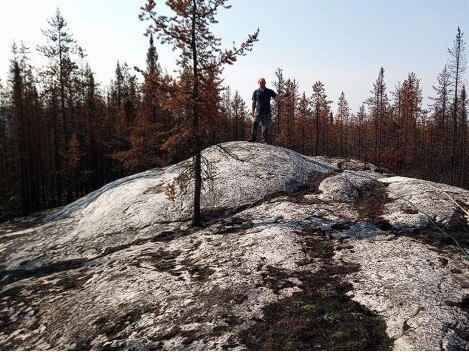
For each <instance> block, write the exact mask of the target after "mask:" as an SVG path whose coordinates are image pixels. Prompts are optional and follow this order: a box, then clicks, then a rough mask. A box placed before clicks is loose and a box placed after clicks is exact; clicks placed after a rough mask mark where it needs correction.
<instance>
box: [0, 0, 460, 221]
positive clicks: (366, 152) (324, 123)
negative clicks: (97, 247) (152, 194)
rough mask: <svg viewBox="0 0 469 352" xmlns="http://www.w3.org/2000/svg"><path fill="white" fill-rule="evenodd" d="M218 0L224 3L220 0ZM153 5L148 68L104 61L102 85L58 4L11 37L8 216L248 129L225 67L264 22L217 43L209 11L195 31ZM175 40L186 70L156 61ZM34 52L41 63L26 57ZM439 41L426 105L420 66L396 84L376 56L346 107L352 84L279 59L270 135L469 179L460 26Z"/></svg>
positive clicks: (2, 204) (292, 144)
mask: <svg viewBox="0 0 469 352" xmlns="http://www.w3.org/2000/svg"><path fill="white" fill-rule="evenodd" d="M171 2H174V3H175V6H176V5H177V3H178V2H177V1H170V3H171ZM195 3H199V1H194V4H195ZM213 3H216V4H218V5H219V6H225V5H224V3H225V1H223V0H217V1H214V2H213ZM152 4H154V2H153V1H148V2H147V4H146V5H145V6H144V7H142V10H141V11H142V12H141V14H140V19H141V20H142V21H147V22H148V23H152V24H153V27H149V30H148V31H147V33H146V35H147V38H148V50H147V52H146V53H145V52H142V53H141V54H142V56H144V55H146V67H134V66H132V64H131V63H126V62H119V61H118V62H114V63H109V64H110V65H115V76H114V78H113V79H112V81H111V82H109V84H108V85H104V84H97V78H96V77H95V73H94V72H93V63H92V62H87V60H86V48H82V47H81V46H80V45H79V43H77V41H76V40H75V39H74V35H73V32H72V29H71V28H69V26H68V24H67V21H66V19H65V18H64V17H63V16H62V14H61V13H60V11H59V10H57V12H56V13H55V14H53V15H52V17H51V18H50V19H49V20H48V27H47V28H46V29H44V30H43V35H44V41H43V42H42V43H36V44H37V46H36V47H27V46H25V45H24V44H23V43H21V42H19V43H18V42H17V43H13V45H12V50H11V54H10V58H11V59H10V68H9V72H6V73H3V72H2V73H0V75H1V80H0V221H4V220H8V219H11V218H13V217H16V216H20V215H27V214H31V213H34V212H37V211H40V210H44V209H49V208H54V207H58V206H62V205H65V204H68V203H70V202H72V201H74V200H76V199H78V198H80V197H82V196H84V195H86V194H88V193H89V192H92V191H94V190H96V189H98V188H100V187H102V186H103V185H105V184H107V183H109V182H111V181H113V180H116V179H118V178H122V177H125V176H128V175H131V174H134V173H138V172H141V171H145V170H148V169H150V168H155V167H163V166H167V165H170V164H174V163H178V162H180V161H182V160H185V159H187V158H191V157H194V158H196V159H197V158H198V159H199V160H198V161H197V160H196V162H195V167H196V168H197V167H199V168H200V165H201V163H203V160H201V156H200V151H201V150H203V149H204V148H206V147H209V146H211V145H214V144H218V143H221V142H227V141H236V140H239V141H245V140H247V139H248V137H249V135H250V131H251V126H252V116H251V101H244V100H243V99H242V98H241V96H240V94H239V93H238V91H237V90H236V87H226V86H224V85H223V80H222V72H223V67H224V66H225V65H231V64H235V65H236V63H235V61H236V57H237V56H240V55H245V54H247V52H248V51H250V50H251V49H254V50H255V46H256V41H257V40H258V37H257V34H258V31H257V32H254V33H252V34H247V33H248V32H246V33H245V35H246V38H247V39H246V41H245V42H243V43H242V44H240V45H239V46H238V47H233V48H232V49H229V50H222V49H220V42H219V39H218V38H216V37H215V36H213V35H212V33H211V32H210V31H209V29H208V28H209V25H210V23H213V22H212V21H214V20H215V19H214V17H213V15H214V12H213V13H212V12H211V11H208V10H207V9H204V8H200V9H198V11H199V22H198V25H199V29H200V30H199V31H197V32H196V33H194V32H191V31H190V28H188V30H181V29H183V28H184V26H185V25H187V24H188V23H189V22H187V21H186V22H187V23H185V22H184V21H182V20H181V21H180V22H178V23H171V22H168V19H167V18H160V17H157V16H155V15H154V13H153V12H152V9H153V8H152V6H153V5H152ZM201 6H202V5H201ZM179 10H180V11H183V10H187V9H179ZM188 10H191V11H194V7H192V8H190V9H188ZM190 14H191V13H190V12H188V14H187V15H188V16H190ZM188 16H182V17H181V18H183V19H186V20H187V18H189V17H188ZM204 16H205V17H204ZM211 16H212V17H211ZM164 21H166V22H164ZM164 23H167V24H166V25H165V24H164ZM151 28H153V29H151ZM178 29H179V30H178ZM204 30H206V32H204ZM247 30H248V31H249V30H251V29H247ZM261 30H262V28H261ZM191 35H193V37H192V38H191ZM196 36H200V38H199V39H200V40H199V39H198V38H196ZM195 43H199V44H200V45H196V44H195ZM168 44H170V45H173V46H174V47H175V48H177V49H179V50H180V51H181V55H180V57H179V60H178V68H179V71H178V73H172V74H169V73H168V72H167V70H166V69H165V67H162V65H161V64H160V62H159V60H158V46H159V45H168ZM36 50H37V51H38V52H39V53H40V54H41V55H42V56H43V57H44V58H45V60H46V61H47V64H46V65H44V66H41V67H36V66H34V65H33V64H32V63H31V61H30V54H31V52H32V51H36ZM441 50H442V51H444V52H447V62H446V63H445V62H442V69H441V72H439V73H438V72H436V73H435V79H434V82H433V90H432V93H433V94H432V95H431V97H430V99H431V100H430V101H431V104H429V105H427V106H424V105H423V100H424V96H423V94H422V86H421V81H420V79H419V77H418V75H417V74H416V73H415V72H409V73H408V75H407V76H406V77H402V81H401V82H399V83H397V84H396V85H395V86H394V87H391V86H389V85H387V83H386V68H385V67H380V64H379V63H377V68H376V80H375V81H374V82H370V93H369V96H364V97H363V104H362V105H361V106H360V107H359V109H358V111H352V110H351V109H350V108H349V104H348V102H347V95H346V92H345V93H344V92H342V94H341V95H340V96H338V97H331V96H328V94H327V87H325V85H324V84H323V83H322V82H321V81H316V82H310V84H309V87H310V89H309V90H308V91H304V92H303V91H300V89H299V85H298V83H297V80H296V79H295V77H286V76H285V75H284V73H283V70H282V67H281V66H282V64H281V63H279V68H278V69H277V70H276V71H275V72H272V73H271V77H270V78H273V81H272V80H269V79H268V83H267V85H268V87H270V88H272V89H273V90H275V91H276V92H278V93H280V95H281V96H282V98H280V99H278V100H277V101H276V102H275V103H274V104H273V111H272V116H273V117H272V123H271V125H270V143H271V144H273V145H278V146H282V147H286V148H290V149H292V150H295V151H297V152H300V153H303V154H305V155H312V156H317V155H323V156H328V157H342V158H354V159H358V160H361V161H363V162H368V163H373V164H375V165H376V166H378V167H380V168H382V169H383V170H389V171H390V172H394V173H396V174H399V175H403V176H409V177H416V178H422V179H426V180H431V181H435V182H442V183H447V184H450V185H455V186H459V187H462V188H466V189H468V188H469V133H468V98H467V92H466V87H465V85H464V82H465V69H466V53H465V42H464V34H463V32H462V30H461V29H460V28H457V29H456V28H455V36H454V41H453V42H449V43H448V47H447V48H445V47H443V48H441ZM195 52H197V55H195V54H194V53H195ZM4 54H5V55H8V54H7V53H4ZM194 77H196V79H194ZM254 79H257V77H255V78H253V80H254ZM246 84H250V85H252V82H247V83H246ZM238 88H239V87H238ZM253 89H255V87H253ZM196 171H197V170H196ZM199 174H200V173H199ZM195 175H197V172H196V173H195Z"/></svg>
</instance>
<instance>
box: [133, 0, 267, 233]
mask: <svg viewBox="0 0 469 352" xmlns="http://www.w3.org/2000/svg"><path fill="white" fill-rule="evenodd" d="M226 2H227V1H226V0H210V1H208V0H192V1H180V0H168V1H166V5H167V6H168V7H169V8H170V9H171V10H172V11H174V12H175V14H176V15H175V16H172V17H168V16H163V15H159V16H158V15H157V14H156V13H155V12H154V8H155V6H156V3H155V1H154V0H149V1H148V2H147V4H146V6H145V7H142V13H141V15H140V19H142V20H151V21H152V22H153V24H152V25H151V26H150V28H149V29H148V33H151V32H155V33H156V34H157V37H158V38H159V39H160V40H161V42H162V43H169V44H172V45H173V48H174V49H180V51H181V53H180V59H179V65H180V66H181V67H182V68H184V67H187V68H186V72H187V74H188V77H189V78H190V79H189V82H190V90H189V91H190V94H187V96H186V99H187V100H188V101H189V103H190V104H189V107H190V110H189V111H190V113H191V115H192V119H191V120H192V121H191V122H192V123H191V126H188V128H189V129H190V131H191V132H190V135H191V144H192V145H193V146H194V151H195V158H194V178H195V188H194V213H193V218H192V224H193V225H196V226H198V225H200V224H201V214H200V195H201V189H202V174H201V172H202V165H201V162H202V158H201V149H202V139H201V136H202V133H201V127H202V126H201V124H200V117H201V105H202V103H204V101H205V98H211V97H204V96H203V95H201V94H200V92H201V91H200V89H201V82H202V80H203V78H204V77H208V75H207V74H208V73H210V72H212V75H213V71H214V70H215V71H218V72H219V70H221V68H222V65H223V64H233V63H234V62H235V61H236V57H237V56H238V55H244V54H245V52H246V51H249V50H251V48H252V45H253V43H254V42H255V41H256V40H257V35H258V31H257V32H256V33H254V34H253V35H250V36H249V38H248V40H247V41H245V42H244V43H242V44H241V45H240V46H239V47H238V48H235V47H234V48H233V49H228V50H225V51H222V50H221V49H220V44H221V41H220V39H219V38H217V37H215V36H214V35H213V33H212V32H211V30H210V26H211V25H212V24H215V23H217V20H216V15H217V12H218V10H219V8H220V7H222V8H229V6H228V5H225V3H226Z"/></svg>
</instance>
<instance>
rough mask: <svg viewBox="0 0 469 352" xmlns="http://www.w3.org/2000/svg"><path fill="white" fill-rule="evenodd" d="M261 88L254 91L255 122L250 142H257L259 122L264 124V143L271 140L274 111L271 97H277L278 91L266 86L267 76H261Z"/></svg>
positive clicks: (253, 114)
mask: <svg viewBox="0 0 469 352" xmlns="http://www.w3.org/2000/svg"><path fill="white" fill-rule="evenodd" d="M258 83H259V89H256V90H255V91H254V93H252V116H253V118H254V122H253V124H252V132H251V138H249V139H248V142H255V141H256V136H257V128H258V127H259V123H260V124H261V126H262V143H265V144H267V143H268V142H269V124H270V120H271V119H272V112H271V110H270V99H271V98H275V97H276V96H277V93H275V92H274V91H273V90H272V89H269V88H266V87H265V78H263V77H261V78H259V81H258Z"/></svg>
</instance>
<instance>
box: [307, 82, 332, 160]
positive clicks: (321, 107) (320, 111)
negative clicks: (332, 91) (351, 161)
mask: <svg viewBox="0 0 469 352" xmlns="http://www.w3.org/2000/svg"><path fill="white" fill-rule="evenodd" d="M310 101H311V109H312V112H313V138H314V142H313V150H312V151H311V152H312V154H313V155H320V154H322V155H326V136H327V128H328V125H329V122H330V116H329V113H330V106H329V104H330V103H332V101H330V100H327V95H326V91H325V88H324V84H322V82H321V81H317V82H316V83H314V85H313V94H312V96H311V100H310ZM321 146H322V148H321Z"/></svg>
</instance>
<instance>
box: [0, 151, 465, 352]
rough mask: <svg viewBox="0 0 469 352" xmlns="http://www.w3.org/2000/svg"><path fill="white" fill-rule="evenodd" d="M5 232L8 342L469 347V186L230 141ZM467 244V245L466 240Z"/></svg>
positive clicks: (1, 264)
mask: <svg viewBox="0 0 469 352" xmlns="http://www.w3.org/2000/svg"><path fill="white" fill-rule="evenodd" d="M203 157H204V159H205V160H207V161H208V162H209V163H208V164H207V167H206V168H205V173H204V175H205V188H204V193H203V197H202V199H203V201H202V209H203V214H204V217H205V219H206V226H205V227H204V228H192V227H191V226H190V211H191V204H192V203H191V202H192V198H191V197H192V184H191V182H190V174H189V173H188V165H189V162H188V161H186V162H182V163H180V164H177V165H173V166H170V167H167V168H164V169H154V170H149V171H147V172H144V173H141V174H137V175H133V176H130V177H127V178H124V179H121V180H117V181H115V182H113V183H110V184H108V185H106V186H105V187H103V188H101V189H100V190H97V191H95V192H93V193H91V194H89V195H88V196H86V197H84V198H82V199H80V200H78V201H76V202H74V203H72V204H70V205H68V206H66V207H63V208H61V209H58V210H54V211H50V212H47V213H44V214H38V215H36V216H34V217H30V218H23V219H17V220H15V221H11V222H7V223H3V224H0V280H1V283H2V286H1V292H0V327H1V328H0V348H1V349H139V350H147V349H188V350H195V349H197V350H198V349H200V350H204V349H246V348H248V349H299V350H301V349H318V350H324V349H335V350H340V349H354V350H361V349H395V350H402V349H406V350H422V349H426V350H458V349H469V317H468V316H469V303H468V302H469V281H468V278H469V258H467V257H465V256H464V254H463V253H462V252H461V251H458V249H457V248H456V247H455V246H452V245H450V243H451V240H450V241H448V240H447V238H446V237H445V235H444V234H443V233H441V232H440V231H439V230H438V229H437V228H435V227H434V225H437V226H438V227H439V228H441V229H442V230H444V231H446V232H447V233H450V234H452V235H453V237H454V238H457V239H459V240H460V243H462V247H463V249H464V246H467V243H468V242H469V241H467V239H465V237H464V233H465V234H466V235H465V236H467V233H469V231H468V230H469V227H468V219H467V215H466V213H465V212H464V210H463V209H468V208H469V191H466V190H463V189H459V188H455V187H450V186H447V185H443V184H434V183H430V182H427V181H422V180H416V179H410V178H402V177H397V176H392V175H389V174H387V173H383V172H382V170H378V169H377V168H376V167H374V166H372V165H369V164H368V165H364V164H363V163H361V162H358V161H354V160H339V159H326V158H312V157H306V156H304V155H301V154H298V153H295V152H293V151H290V150H288V149H284V148H280V147H274V146H268V145H261V144H252V143H245V142H230V143H224V144H221V145H218V146H213V147H211V148H209V149H207V150H205V151H204V153H203ZM458 236H459V237H458Z"/></svg>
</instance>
